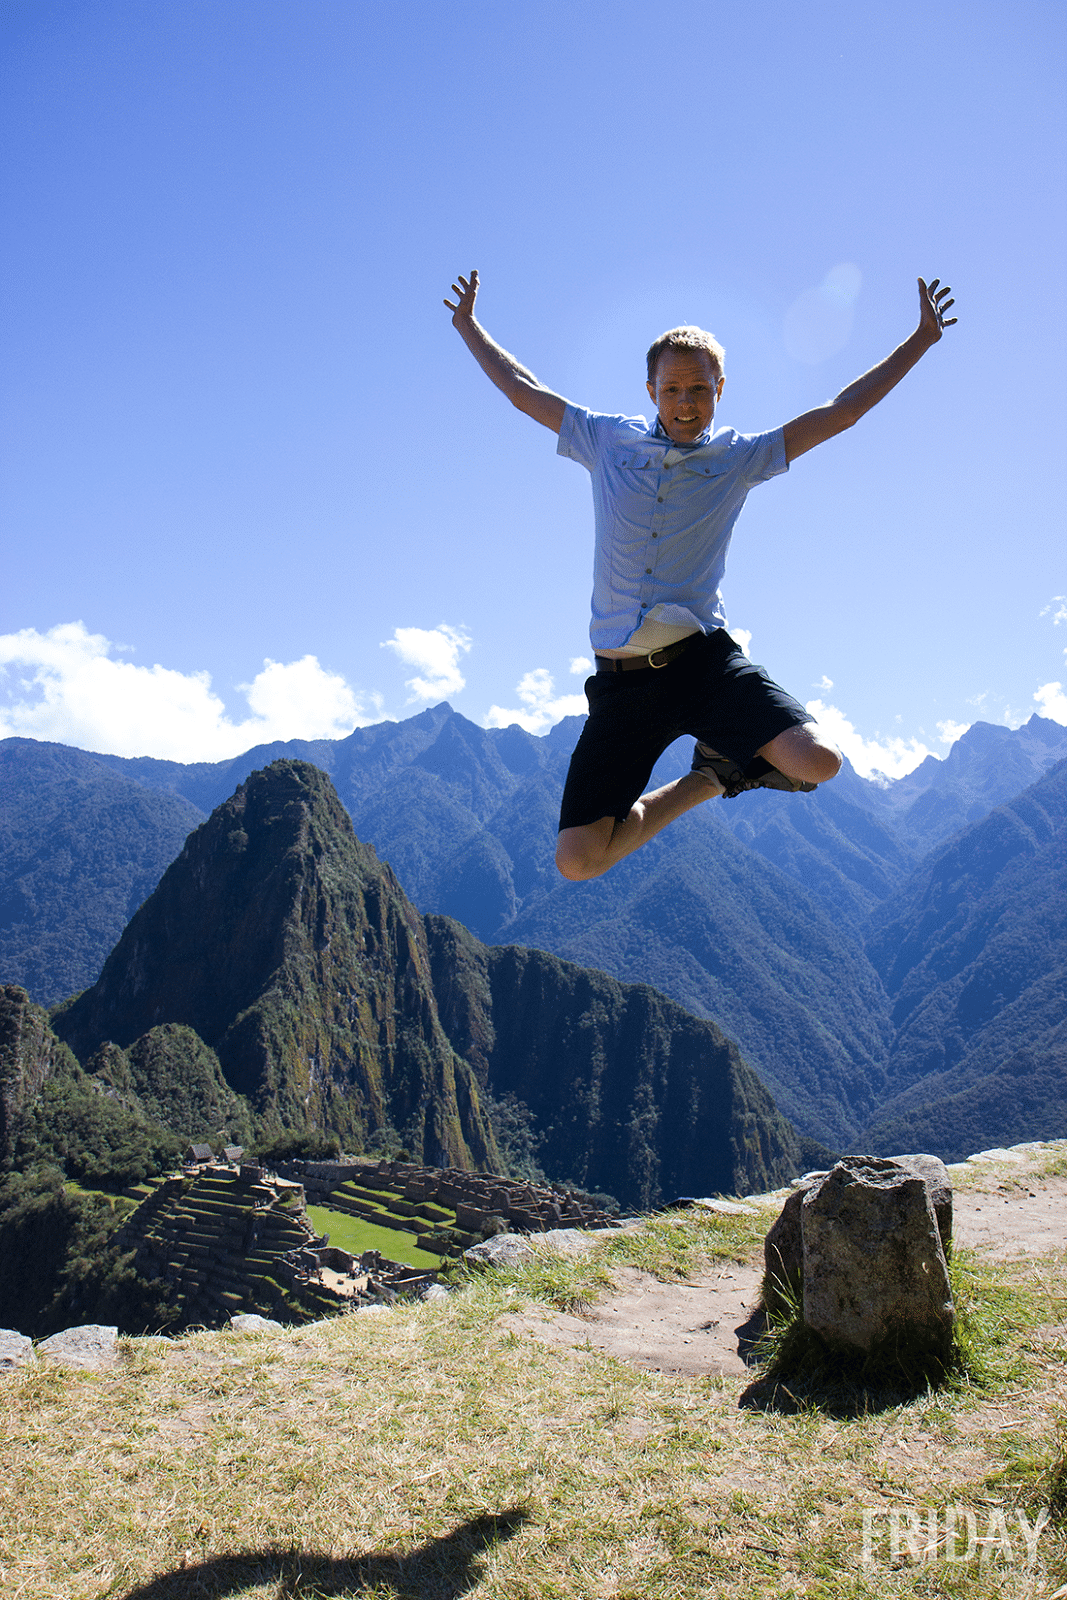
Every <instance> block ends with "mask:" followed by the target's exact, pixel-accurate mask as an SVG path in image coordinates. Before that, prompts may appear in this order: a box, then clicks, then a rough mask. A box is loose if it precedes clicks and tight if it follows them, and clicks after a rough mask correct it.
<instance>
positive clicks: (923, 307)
mask: <svg viewBox="0 0 1067 1600" xmlns="http://www.w3.org/2000/svg"><path fill="white" fill-rule="evenodd" d="M477 276H478V274H477V273H475V277H477ZM462 281H463V280H462V279H460V282H462ZM940 284H941V279H940V278H934V279H933V281H932V282H931V283H930V284H925V283H924V282H923V280H922V279H921V278H920V279H919V332H920V333H924V334H925V335H926V337H927V338H928V339H929V341H930V343H931V344H936V343H937V341H938V339H940V337H941V335H942V333H943V332H944V331H945V329H946V328H951V327H952V325H953V323H954V322H955V321H956V318H955V317H946V316H945V312H946V311H948V310H949V308H950V307H951V306H954V305H955V304H956V302H955V300H948V299H946V298H945V297H946V295H950V294H951V293H952V290H951V289H948V288H945V289H942V288H941V287H940Z"/></svg>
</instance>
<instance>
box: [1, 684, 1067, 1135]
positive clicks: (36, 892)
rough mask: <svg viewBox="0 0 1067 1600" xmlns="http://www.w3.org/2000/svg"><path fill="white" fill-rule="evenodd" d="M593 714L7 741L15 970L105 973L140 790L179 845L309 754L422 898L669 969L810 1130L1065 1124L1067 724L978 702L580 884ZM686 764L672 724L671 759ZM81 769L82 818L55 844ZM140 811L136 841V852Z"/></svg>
mask: <svg viewBox="0 0 1067 1600" xmlns="http://www.w3.org/2000/svg"><path fill="white" fill-rule="evenodd" d="M579 727H580V721H579V719H568V720H567V721H565V722H563V723H560V724H558V725H557V726H556V727H555V728H554V729H553V730H552V732H551V733H550V734H549V735H547V736H545V737H543V738H535V737H533V736H531V735H529V734H526V733H524V732H523V731H522V730H521V729H519V728H516V727H512V728H508V729H503V730H497V729H491V730H485V729H481V728H478V727H476V726H475V725H474V724H472V723H470V722H468V721H467V720H466V719H465V718H463V717H461V716H458V715H457V714H456V713H455V712H453V711H452V710H451V709H450V708H449V707H447V706H438V707H435V708H433V709H432V710H429V711H426V712H423V713H421V714H420V715H419V716H417V717H413V718H411V719H409V720H408V721H406V722H401V723H383V724H379V725H378V726H376V727H373V728H364V729H357V730H356V732H355V733H353V734H351V735H350V736H349V737H348V738H347V739H344V740H339V741H316V742H303V741H294V742H292V743H290V744H287V745H284V746H270V747H266V748H260V749H256V750H253V751H249V752H247V753H246V755H244V756H242V757H240V758H238V759H236V760H234V761H230V762H222V763H207V764H197V765H189V766H186V765H182V764H179V763H172V762H161V761H154V760H149V759H147V758H145V759H139V760H129V759H123V758H119V757H112V756H96V755H89V754H86V753H83V752H76V751H70V750H67V749H65V747H61V746H48V745H39V744H35V743H34V742H33V741H27V740H7V741H3V742H2V743H0V774H2V775H3V776H4V778H5V780H6V781H5V789H4V799H3V801H2V803H0V829H2V830H3V833H2V837H3V838H4V839H5V841H6V840H8V839H10V840H11V842H12V845H13V847H14V848H13V849H12V851H10V852H8V851H5V852H4V862H5V866H4V877H3V880H2V882H0V907H2V911H0V975H2V976H4V977H5V978H7V979H8V980H9V981H16V982H24V983H25V984H26V986H27V987H28V988H29V989H30V992H31V993H32V994H33V995H34V997H35V998H36V999H39V1000H41V1001H44V1002H54V1001H56V1000H58V999H61V998H65V997H66V995H67V994H69V993H70V992H71V989H73V988H76V987H82V986H84V985H85V984H87V983H91V982H92V981H93V980H94V979H95V978H96V976H97V974H98V973H99V970H100V964H101V961H102V955H101V954H100V943H101V938H102V937H103V936H101V935H99V934H97V933H96V932H95V928H96V926H97V925H99V926H103V924H104V922H105V921H106V919H107V918H108V917H110V918H111V919H112V920H111V927H112V929H113V938H117V937H118V935H119V933H120V932H121V927H122V925H123V922H124V920H125V916H128V914H129V913H128V910H127V909H126V908H127V907H128V906H129V904H130V902H131V901H132V900H133V898H134V897H135V896H136V895H137V894H138V893H139V892H141V890H142V887H143V885H144V882H145V879H146V877H147V876H148V875H149V871H150V869H149V868H148V866H147V862H148V858H149V855H150V851H149V848H148V843H147V840H148V835H149V834H151V832H152V824H151V820H149V821H146V820H145V817H146V801H152V802H154V803H155V804H157V805H161V806H164V807H165V808H169V809H164V810H162V811H160V813H159V820H158V822H157V824H156V832H157V836H158V838H159V840H160V845H159V853H160V854H164V853H165V847H164V844H163V841H164V839H166V838H172V837H173V832H172V833H171V834H169V835H168V834H167V832H166V829H167V828H170V829H171V830H175V829H179V828H181V826H182V825H183V822H184V821H185V820H186V819H187V818H188V817H189V813H190V811H192V813H193V815H194V817H195V818H196V819H198V820H199V819H201V818H202V817H203V816H204V815H205V814H206V812H207V811H209V810H211V809H212V808H213V807H215V806H216V805H218V804H220V803H221V802H224V801H226V800H227V799H228V798H229V796H230V795H231V794H232V792H233V788H234V786H235V785H236V784H237V783H238V782H240V781H241V780H242V779H243V778H244V777H246V776H247V775H248V774H249V773H250V772H251V771H253V770H255V769H257V768H259V767H262V766H264V765H265V764H267V763H269V762H270V761H272V760H276V759H278V758H279V757H281V758H290V759H291V758H294V757H296V758H299V759H300V760H303V761H307V762H310V763H312V764H314V765H315V766H316V767H318V768H319V769H320V770H322V771H324V772H328V773H329V775H330V777H331V779H332V781H333V783H334V785H335V786H336V789H337V793H338V795H339V796H340V799H341V800H342V802H343V803H344V805H345V807H346V809H347V811H348V812H349V814H350V816H351V818H352V820H353V823H354V824H355V828H356V832H357V834H358V835H359V837H360V838H361V839H363V840H365V841H367V842H369V843H370V844H372V845H373V846H374V848H375V850H376V852H377V854H378V856H380V857H383V858H386V859H388V861H389V862H390V863H391V865H392V867H393V869H394V871H395V873H396V877H397V880H398V881H399V883H401V884H402V885H403V887H404V889H405V890H406V891H407V893H408V894H409V895H410V897H411V899H412V901H413V902H414V903H415V904H416V905H418V907H419V909H420V911H422V912H424V913H436V914H438V915H443V916H448V917H451V918H454V919H456V920H457V921H459V922H461V923H463V924H464V925H465V926H466V928H467V929H469V930H470V932H471V933H472V934H473V935H475V936H476V937H477V938H478V939H479V940H480V941H481V942H482V943H483V944H487V945H499V944H504V943H507V944H509V945H520V946H524V947H527V948H531V947H532V948H534V949H539V950H542V951H545V952H548V953H550V954H553V955H556V956H560V957H564V958H566V959H567V960H569V961H572V962H576V963H579V964H580V965H581V966H583V967H586V968H596V969H599V970H601V971H602V972H605V973H608V974H610V975H611V976H612V977H614V978H616V979H619V980H622V981H625V982H630V983H633V982H637V983H642V984H646V985H647V984H651V985H654V986H655V988H656V989H657V990H659V991H661V992H662V993H663V994H664V995H666V996H668V997H670V998H671V999H673V1000H675V1001H676V1002H678V1003H679V1004H680V1005H682V1006H684V1007H685V1008H686V1010H688V1011H689V1012H691V1013H693V1014H694V1015H695V1016H697V1017H703V1018H705V1019H713V1020H714V1021H715V1022H717V1023H718V1025H719V1026H720V1027H721V1028H722V1029H723V1030H724V1032H725V1033H726V1034H727V1035H729V1036H730V1037H731V1038H732V1039H733V1040H735V1041H736V1042H737V1044H738V1046H739V1048H740V1051H741V1054H742V1056H743V1057H744V1059H745V1061H747V1062H748V1063H749V1064H750V1065H751V1066H752V1067H754V1068H755V1069H756V1072H757V1073H758V1075H759V1077H760V1078H761V1079H762V1081H763V1083H764V1084H765V1085H766V1086H767V1087H768V1088H769V1089H770V1091H771V1093H772V1095H773V1096H774V1099H775V1101H776V1102H777V1104H778V1106H779V1108H780V1109H781V1110H782V1111H783V1112H784V1113H785V1115H786V1116H787V1117H789V1118H790V1119H791V1121H792V1122H793V1123H794V1124H795V1126H796V1127H797V1128H798V1129H799V1130H800V1131H801V1132H802V1133H803V1134H805V1135H807V1136H810V1137H812V1138H814V1139H817V1140H821V1141H822V1142H824V1143H825V1144H827V1145H831V1146H833V1147H835V1148H844V1147H846V1146H852V1147H856V1146H857V1145H859V1144H860V1143H866V1144H868V1145H869V1146H870V1147H871V1148H874V1146H875V1145H876V1144H877V1145H879V1146H881V1147H884V1148H888V1147H889V1144H888V1143H887V1141H888V1142H889V1143H892V1144H893V1145H894V1146H895V1147H896V1148H900V1147H903V1146H906V1145H911V1146H913V1147H914V1146H917V1145H920V1144H922V1145H924V1146H925V1147H927V1148H933V1149H936V1152H937V1153H938V1154H942V1155H945V1156H947V1157H948V1158H954V1157H955V1156H958V1155H961V1154H968V1153H970V1150H971V1149H974V1148H977V1147H980V1146H981V1145H983V1144H991V1143H997V1142H1000V1141H1001V1139H1002V1138H1006V1137H1009V1135H1010V1136H1012V1137H1014V1138H1016V1139H1017V1138H1024V1137H1033V1138H1039V1137H1040V1138H1052V1137H1060V1136H1062V1135H1063V1134H1064V1133H1065V1132H1067V1094H1065V1092H1064V1086H1063V1082H1062V1080H1063V1075H1064V1016H1065V1009H1064V999H1063V989H1062V981H1061V979H1060V977H1059V975H1060V974H1062V972H1063V970H1064V965H1065V963H1064V959H1063V958H1064V929H1063V923H1062V919H1061V918H1058V916H1057V906H1058V905H1062V903H1063V901H1062V880H1061V878H1060V877H1058V876H1057V874H1059V873H1061V870H1062V855H1061V854H1060V852H1062V847H1063V798H1062V797H1063V784H1064V777H1063V768H1062V766H1061V767H1060V770H1059V772H1058V773H1057V772H1056V771H1055V770H1053V769H1055V767H1056V765H1057V763H1062V762H1063V760H1064V758H1065V757H1067V729H1064V728H1063V727H1061V726H1060V725H1059V724H1057V723H1054V722H1051V721H1047V720H1045V719H1042V718H1038V717H1034V718H1031V720H1030V722H1028V723H1027V724H1026V725H1025V726H1024V727H1022V728H1020V729H1017V730H1010V729H1007V728H1001V727H995V726H992V725H990V724H983V723H978V724H975V725H974V726H973V727H972V728H971V729H970V730H968V732H967V733H966V734H965V735H964V736H963V738H962V739H960V740H959V741H957V743H956V744H955V745H954V746H953V747H952V750H951V751H950V753H949V755H948V757H947V759H946V760H945V761H943V762H941V761H936V760H934V759H933V758H928V760H927V761H925V762H924V763H923V764H922V766H921V767H919V768H917V769H916V771H915V772H913V773H911V774H909V775H908V777H907V778H904V779H900V780H896V781H893V782H890V781H884V780H883V781H880V782H872V781H868V780H863V779H861V778H859V777H858V776H857V775H856V774H855V773H854V772H853V771H852V770H851V769H850V768H848V767H847V766H846V769H845V770H844V771H843V772H842V774H841V775H840V777H839V778H838V779H836V780H835V781H834V782H833V783H832V784H829V785H826V786H824V787H823V788H821V789H820V790H818V791H817V792H816V793H815V794H812V795H781V794H777V793H771V792H756V793H753V794H748V795H743V796H741V797H739V798H738V799H737V800H735V801H731V802H724V801H716V802H713V803H710V804H708V805H706V806H703V807H700V808H698V810H697V811H695V812H691V813H689V814H688V815H687V816H686V817H685V818H683V819H682V820H681V821H680V822H679V823H677V824H675V825H674V826H673V827H672V828H671V829H670V830H668V831H667V832H666V833H665V834H663V835H661V836H660V837H659V838H658V839H656V840H655V841H653V842H652V843H651V844H650V845H649V846H648V847H646V848H645V849H644V850H642V851H641V852H639V853H638V854H637V855H635V856H633V857H631V858H629V859H628V860H627V861H625V862H624V863H622V864H621V865H620V867H618V868H617V869H616V870H615V871H614V872H613V873H612V874H610V875H609V876H608V877H607V878H605V879H601V880H598V881H596V882H594V883H590V884H567V883H564V882H563V881H562V880H560V879H559V878H558V877H557V875H556V873H555V869H554V867H553V865H552V840H553V836H554V831H555V824H556V807H557V803H558V794H559V790H560V787H561V784H562V777H563V773H564V771H565V768H566V763H567V759H568V756H569V752H570V748H571V746H572V744H573V741H574V739H575V737H576V735H577V731H578V728H579ZM684 764H685V756H684V755H683V754H682V753H681V751H680V747H675V749H674V750H673V751H671V752H668V755H667V757H666V758H665V760H664V762H663V763H661V769H660V776H662V777H666V776H669V775H673V773H674V772H676V771H680V770H684ZM65 785H66V786H68V787H69V789H70V794H71V806H72V808H73V807H75V806H76V807H77V808H78V809H77V819H78V826H77V830H75V829H74V828H73V827H68V828H67V829H66V832H65V833H64V834H63V837H62V839H61V841H60V843H58V844H56V843H54V842H53V841H54V837H55V832H56V822H57V819H58V820H59V827H60V830H61V831H62V827H63V820H62V819H63V818H64V802H63V792H64V786H65ZM38 792H40V793H42V794H43V795H45V796H47V797H48V808H39V806H38V800H37V795H38ZM182 808H184V809H182ZM96 818H99V823H97V821H96ZM49 819H51V820H49ZM124 829H125V830H128V831H129V833H130V836H131V839H133V840H135V841H136V842H137V849H136V850H134V849H131V850H130V851H129V852H128V853H127V855H128V865H127V866H126V868H125V876H123V870H122V863H123V860H124V853H123V846H122V838H123V832H124ZM98 834H99V841H100V842H99V843H98ZM79 845H80V848H78V846H79ZM94 852H95V853H96V854H97V855H99V856H101V857H105V856H106V858H107V862H106V866H107V870H106V871H104V872H102V873H101V874H100V881H101V893H100V895H99V896H98V898H97V904H96V906H95V907H94V915H93V918H90V919H86V917H85V915H84V911H83V912H82V914H81V917H80V918H79V913H78V904H79V897H81V898H82V900H83V901H84V899H85V897H87V896H89V897H91V896H92V894H93V887H92V886H93V881H94V872H95V871H96V867H95V865H94ZM138 873H140V876H137V874H138ZM53 889H55V893H53V892H52V891H53ZM123 896H125V899H124V898H123ZM1035 908H1041V909H1040V911H1039V912H1038V911H1037V910H1035ZM87 921H89V922H90V923H91V924H92V930H93V938H94V939H95V940H96V942H95V943H93V942H92V939H90V937H89V931H90V930H86V929H85V928H84V926H83V924H85V923H86V922H87ZM1038 946H1039V947H1040V949H1038ZM1031 947H1032V948H1031ZM50 952H51V954H50ZM57 952H58V955H57V954H56V953H57ZM60 956H61V958H62V959H59V957H60ZM1002 974H1004V976H1002ZM1012 1063H1013V1065H1011V1064H1012ZM1005 1074H1008V1075H1009V1076H1010V1077H1011V1080H1012V1083H1013V1084H1014V1087H1015V1092H1014V1094H1007V1093H1006V1092H1005V1090H1006V1088H1007V1085H1006V1083H1005V1081H1004V1079H1005ZM924 1084H925V1085H926V1088H925V1090H924V1087H923V1086H924ZM1020 1085H1022V1086H1023V1087H1024V1088H1025V1090H1026V1092H1025V1093H1022V1094H1020ZM960 1096H962V1097H963V1098H962V1099H960V1098H958V1097H960ZM944 1107H952V1108H953V1109H952V1110H951V1111H945V1112H942V1111H941V1110H939V1108H944ZM1020 1118H1022V1119H1023V1121H1024V1122H1025V1126H1024V1127H1023V1128H1022V1130H1021V1131H1018V1129H1019V1121H1020Z"/></svg>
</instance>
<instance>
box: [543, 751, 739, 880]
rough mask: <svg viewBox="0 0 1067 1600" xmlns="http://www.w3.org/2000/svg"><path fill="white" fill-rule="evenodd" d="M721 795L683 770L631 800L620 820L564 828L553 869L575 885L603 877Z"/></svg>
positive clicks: (706, 781) (716, 787)
mask: <svg viewBox="0 0 1067 1600" xmlns="http://www.w3.org/2000/svg"><path fill="white" fill-rule="evenodd" d="M720 794H722V789H721V787H720V786H719V785H717V784H715V783H712V782H711V781H709V779H708V778H706V777H703V776H701V774H700V773H699V772H687V773H686V775H685V777H684V778H676V779H675V780H674V782H673V783H668V784H665V785H664V787H663V788H662V789H656V790H654V791H653V793H652V794H643V795H642V796H641V798H640V800H635V801H634V803H633V805H632V806H631V808H630V814H629V816H628V817H626V818H624V820H623V821H622V822H616V820H615V818H614V817H601V818H600V820H599V822H590V823H587V824H586V826H585V827H582V828H564V829H563V830H562V831H561V833H560V835H559V842H558V843H557V845H556V866H557V867H558V868H559V870H560V872H562V874H563V876H564V877H565V878H570V879H571V880H572V881H573V882H575V883H581V882H584V880H585V879H587V878H600V877H603V875H604V873H605V872H607V871H608V870H609V869H610V868H611V867H613V866H614V865H615V863H616V862H617V861H621V860H622V859H623V857H624V856H628V855H631V854H632V853H633V851H634V850H637V849H638V848H639V847H640V846H641V845H643V844H647V843H648V841H649V839H653V838H655V836H656V834H657V833H659V832H660V831H661V829H663V828H665V827H666V826H667V824H668V823H669V822H673V821H674V820H675V818H676V817H680V816H683V815H684V813H685V812H687V811H692V809H693V807H694V806H699V805H701V804H702V802H703V801H705V800H714V799H715V797H716V795H720Z"/></svg>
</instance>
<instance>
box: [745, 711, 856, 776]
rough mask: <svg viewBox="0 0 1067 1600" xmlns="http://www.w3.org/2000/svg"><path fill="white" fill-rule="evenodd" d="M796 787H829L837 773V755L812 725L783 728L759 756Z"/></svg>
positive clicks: (838, 762)
mask: <svg viewBox="0 0 1067 1600" xmlns="http://www.w3.org/2000/svg"><path fill="white" fill-rule="evenodd" d="M759 753H760V755H761V756H763V757H764V759H765V760H767V761H769V762H770V763H771V765H772V766H774V767H777V768H778V770H779V772H784V773H785V775H786V777H788V778H796V779H797V781H798V782H800V783H829V781H830V779H831V778H836V777H837V774H838V773H839V772H840V771H841V761H842V757H841V752H840V750H839V749H838V748H837V746H836V745H835V744H834V743H833V741H832V740H831V739H828V738H827V737H826V735H825V734H824V733H823V732H822V731H821V729H820V728H819V727H818V726H817V725H816V724H815V723H813V722H806V723H803V724H801V725H799V726H797V727H795V728H787V729H786V731H785V733H780V734H779V735H778V736H777V738H775V739H772V740H771V742H770V743H769V744H765V745H764V747H763V749H762V750H761V751H760V752H759Z"/></svg>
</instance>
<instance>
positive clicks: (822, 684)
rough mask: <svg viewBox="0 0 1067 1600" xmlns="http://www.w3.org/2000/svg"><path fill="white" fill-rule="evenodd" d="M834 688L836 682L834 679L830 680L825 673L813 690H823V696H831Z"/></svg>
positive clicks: (813, 686)
mask: <svg viewBox="0 0 1067 1600" xmlns="http://www.w3.org/2000/svg"><path fill="white" fill-rule="evenodd" d="M833 686H834V680H833V679H832V678H828V677H827V676H826V674H825V672H824V673H823V675H822V677H821V678H820V679H819V681H818V683H816V684H813V685H812V688H814V689H821V690H822V692H823V694H829V692H830V690H831V689H832V688H833Z"/></svg>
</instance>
